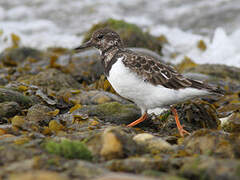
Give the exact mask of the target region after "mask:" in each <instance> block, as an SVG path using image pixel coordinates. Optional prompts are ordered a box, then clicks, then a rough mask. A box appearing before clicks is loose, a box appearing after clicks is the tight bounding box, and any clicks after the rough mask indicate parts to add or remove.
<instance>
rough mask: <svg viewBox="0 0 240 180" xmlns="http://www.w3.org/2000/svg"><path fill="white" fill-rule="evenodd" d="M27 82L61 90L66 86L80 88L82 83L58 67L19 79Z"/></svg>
mask: <svg viewBox="0 0 240 180" xmlns="http://www.w3.org/2000/svg"><path fill="white" fill-rule="evenodd" d="M18 81H20V82H24V83H26V84H32V85H37V86H40V87H45V88H49V89H51V90H55V91H59V90H61V89H66V88H74V89H78V88H80V84H79V83H78V82H77V81H76V80H74V79H73V78H72V77H71V76H70V75H69V74H64V73H63V72H61V71H59V70H57V69H47V70H45V71H42V72H40V73H38V74H37V75H33V76H24V77H21V78H19V79H18Z"/></svg>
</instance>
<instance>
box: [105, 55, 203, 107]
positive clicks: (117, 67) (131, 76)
mask: <svg viewBox="0 0 240 180" xmlns="http://www.w3.org/2000/svg"><path fill="white" fill-rule="evenodd" d="M108 81H109V82H110V83H111V85H112V87H113V88H114V89H115V91H116V92H117V93H118V94H119V95H121V96H123V97H125V98H127V99H130V100H132V101H133V102H135V103H136V104H137V105H138V106H139V107H140V108H141V109H142V110H147V109H152V108H156V107H166V106H169V105H171V104H175V103H179V102H183V101H185V100H188V99H191V98H194V97H197V96H201V95H207V94H208V92H207V91H206V90H198V89H193V88H187V89H181V90H178V91H176V90H173V89H169V88H165V87H163V86H161V85H157V86H154V85H152V84H150V83H149V82H145V81H144V80H143V79H142V78H141V77H138V76H137V74H135V73H134V72H131V71H130V69H129V68H127V67H126V66H125V65H124V64H123V63H122V59H119V60H117V62H116V63H115V64H113V66H112V68H111V70H110V72H109V76H108Z"/></svg>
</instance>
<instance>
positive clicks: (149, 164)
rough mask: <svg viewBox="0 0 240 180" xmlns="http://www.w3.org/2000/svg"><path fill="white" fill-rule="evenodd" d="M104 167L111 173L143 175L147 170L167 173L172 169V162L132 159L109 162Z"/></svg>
mask: <svg viewBox="0 0 240 180" xmlns="http://www.w3.org/2000/svg"><path fill="white" fill-rule="evenodd" d="M104 167H106V168H107V169H109V170H111V171H122V172H131V173H141V172H143V171H146V170H156V171H167V170H169V169H170V168H171V162H170V161H169V160H168V159H163V158H158V159H155V158H147V157H132V158H127V159H115V160H111V161H108V162H106V163H105V164H104Z"/></svg>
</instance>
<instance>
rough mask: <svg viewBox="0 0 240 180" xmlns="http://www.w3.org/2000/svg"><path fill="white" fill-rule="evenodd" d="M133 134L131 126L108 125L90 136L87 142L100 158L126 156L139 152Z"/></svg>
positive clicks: (94, 153) (107, 158)
mask: <svg viewBox="0 0 240 180" xmlns="http://www.w3.org/2000/svg"><path fill="white" fill-rule="evenodd" d="M133 134H135V133H134V132H133V131H132V130H131V129H129V128H122V127H108V128H107V129H105V130H104V131H101V132H99V133H96V134H94V135H92V136H91V137H89V138H88V140H87V142H86V144H87V146H88V148H89V150H90V151H91V152H92V153H93V155H94V156H96V157H97V158H98V159H103V160H109V159H114V158H124V157H128V156H131V155H134V154H137V153H139V150H140V149H139V146H138V145H137V144H136V143H135V142H134V141H133V139H132V136H133Z"/></svg>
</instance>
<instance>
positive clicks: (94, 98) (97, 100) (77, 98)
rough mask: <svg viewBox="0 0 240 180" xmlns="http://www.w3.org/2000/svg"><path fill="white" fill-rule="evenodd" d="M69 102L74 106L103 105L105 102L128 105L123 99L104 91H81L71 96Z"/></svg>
mask: <svg viewBox="0 0 240 180" xmlns="http://www.w3.org/2000/svg"><path fill="white" fill-rule="evenodd" d="M69 100H70V101H72V102H74V104H86V105H89V104H104V103H107V102H113V101H118V102H120V103H125V104H126V103H128V101H126V100H125V99H123V98H121V97H120V96H117V95H115V94H112V93H110V92H106V91H99V90H91V91H81V92H80V93H79V94H73V95H72V96H71V97H70V99H69Z"/></svg>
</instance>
